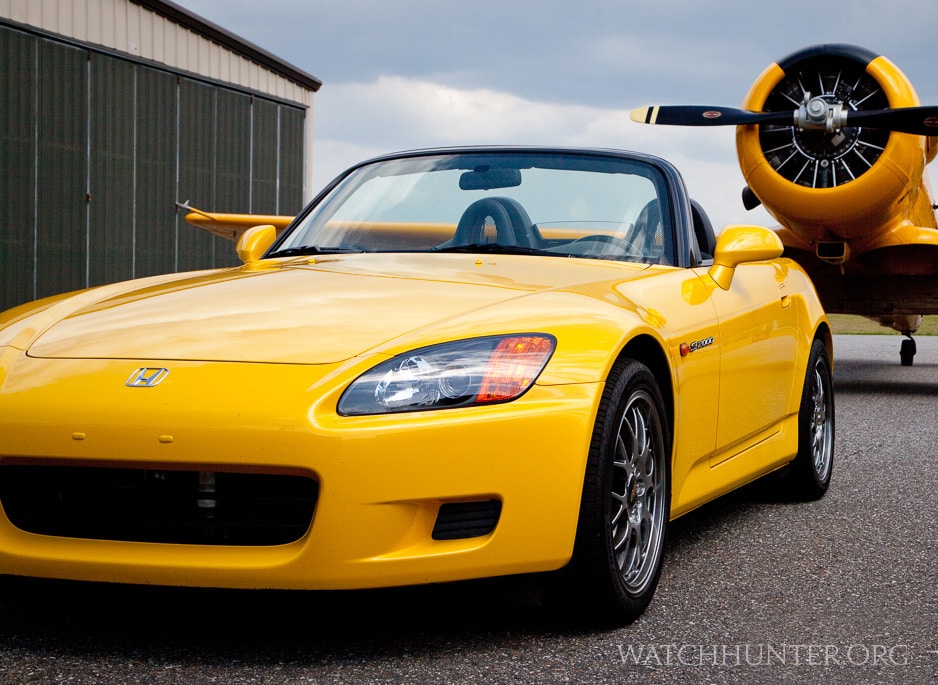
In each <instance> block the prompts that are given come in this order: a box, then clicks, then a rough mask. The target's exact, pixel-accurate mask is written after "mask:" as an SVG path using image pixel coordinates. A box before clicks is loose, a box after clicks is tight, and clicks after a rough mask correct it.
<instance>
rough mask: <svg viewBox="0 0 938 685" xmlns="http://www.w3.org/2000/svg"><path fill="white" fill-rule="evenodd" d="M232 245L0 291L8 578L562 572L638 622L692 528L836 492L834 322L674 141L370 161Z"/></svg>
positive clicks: (421, 577) (320, 581) (295, 582)
mask: <svg viewBox="0 0 938 685" xmlns="http://www.w3.org/2000/svg"><path fill="white" fill-rule="evenodd" d="M237 249H238V254H239V256H240V257H241V260H242V261H243V265H242V266H240V267H237V268H231V269H220V270H213V271H204V272H198V273H184V274H171V275H165V276H158V277H153V278H145V279H140V280H136V281H132V282H126V283H118V284H114V285H107V286H103V287H99V288H95V289H91V290H86V291H82V292H79V293H73V294H69V295H62V296H59V297H53V298H49V299H45V300H41V301H37V302H34V303H31V304H26V305H23V306H20V307H17V308H15V309H12V310H10V311H7V312H5V313H3V314H0V504H2V512H0V573H2V574H15V575H27V576H37V577H53V578H67V579H79V580H92V581H111V582H121V583H153V584H163V585H187V586H215V587H230V588H297V589H353V588H371V587H382V586H394V585H411V584H421V583H435V582H442V581H455V580H459V579H470V578H480V577H487V576H503V575H510V574H522V573H532V572H552V571H557V573H550V574H546V575H545V576H544V577H547V578H549V580H550V587H551V589H552V591H553V592H555V593H556V596H557V597H558V598H560V599H562V600H567V601H569V603H570V604H571V605H572V606H576V607H578V608H580V609H581V610H584V611H586V612H589V613H588V615H589V616H593V617H597V618H598V617H602V618H603V619H606V620H616V621H628V620H631V619H634V618H635V617H636V616H637V615H639V614H640V613H641V612H642V611H643V610H644V608H645V607H646V606H647V604H648V602H649V601H650V600H651V597H652V594H653V593H654V590H655V586H656V585H657V582H658V577H659V573H660V570H661V564H662V553H663V550H664V547H665V535H666V530H667V525H668V521H669V520H670V519H673V518H674V517H677V516H680V515H682V514H684V513H686V512H688V511H690V510H692V509H694V508H695V507H698V506H700V505H701V504H703V503H705V502H707V501H708V500H712V499H713V498H715V497H718V496H720V495H722V494H724V493H726V492H728V491H730V490H733V489H734V488H738V487H740V486H741V485H743V484H745V483H748V482H750V481H753V480H754V479H757V478H760V477H761V476H764V475H766V474H769V473H771V472H775V471H780V470H782V473H783V474H784V477H782V478H780V479H779V480H780V483H784V484H785V487H787V488H789V489H790V492H791V494H792V496H793V497H797V498H802V499H805V498H807V499H810V498H816V497H819V496H821V495H822V494H823V493H824V491H825V490H826V489H827V487H828V483H829V479H830V475H831V467H832V459H833V446H834V401H833V395H832V387H831V377H832V349H831V346H832V343H831V333H830V328H829V325H828V321H827V319H826V317H825V315H824V312H823V311H822V308H821V306H820V304H819V302H818V298H817V296H816V294H815V291H814V288H813V286H812V284H811V282H810V280H809V279H808V278H807V277H806V275H805V273H804V272H803V271H802V270H801V268H800V267H798V265H797V264H795V263H794V262H792V261H790V260H788V259H783V258H781V257H780V255H781V253H782V246H781V243H780V241H779V239H778V238H777V236H776V235H775V234H774V233H773V232H771V231H769V230H768V229H763V228H758V227H750V226H732V227H727V228H725V229H724V230H723V231H722V232H721V234H720V236H719V239H718V240H714V235H713V230H712V228H711V227H710V225H709V222H708V220H707V218H706V216H705V214H704V213H703V211H702V210H701V209H700V207H699V206H698V205H697V204H696V203H695V202H692V201H691V200H690V198H689V197H688V195H687V192H686V190H685V187H684V185H683V183H682V181H681V178H680V176H679V174H678V172H677V171H676V170H675V169H674V167H672V166H671V165H670V164H668V163H667V162H665V161H663V160H660V159H657V158H654V157H649V156H644V155H638V154H631V153H626V152H619V151H610V150H569V149H548V148H460V149H446V150H427V151H416V152H408V153H402V154H396V155H388V156H385V157H381V158H378V159H376V160H371V161H369V162H365V163H362V164H360V165H357V166H355V167H353V168H352V169H350V170H349V171H348V172H346V173H345V174H343V175H342V176H341V177H340V178H338V179H337V180H336V181H335V182H333V183H332V184H331V185H330V186H329V187H328V188H327V189H326V190H325V191H323V192H322V193H321V194H320V195H319V197H318V198H316V199H315V200H314V201H313V202H312V203H311V205H310V206H309V207H307V208H306V209H305V210H304V211H303V212H302V213H301V214H300V215H299V216H297V217H296V219H295V220H294V221H293V222H292V223H291V224H290V225H289V226H288V227H287V228H286V229H285V230H278V228H276V227H275V226H273V225H266V226H257V227H253V228H251V229H250V230H248V231H246V232H244V233H243V235H241V237H240V239H239V241H238V245H237Z"/></svg>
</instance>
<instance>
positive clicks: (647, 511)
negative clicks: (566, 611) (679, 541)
mask: <svg viewBox="0 0 938 685" xmlns="http://www.w3.org/2000/svg"><path fill="white" fill-rule="evenodd" d="M666 416H667V414H666V412H665V407H664V400H663V399H662V395H661V391H660V389H659V387H658V383H657V381H656V380H655V377H654V376H653V375H652V373H651V371H649V370H648V368H647V367H646V366H645V365H644V364H641V363H639V362H636V361H631V360H625V361H623V362H620V363H618V364H617V365H616V366H615V367H614V368H613V370H612V372H611V373H610V375H609V378H608V379H607V383H606V388H605V390H604V392H603V396H602V399H601V403H600V407H599V411H598V413H597V417H596V424H595V426H594V428H593V435H592V441H591V444H590V450H589V458H588V461H587V467H586V477H585V480H584V483H583V499H582V501H581V504H580V519H579V524H578V527H577V538H576V544H575V548H574V555H573V560H572V561H571V564H570V567H569V568H568V569H567V575H568V578H567V581H568V583H567V584H568V590H569V595H570V596H569V597H568V599H569V600H573V602H575V606H576V608H577V611H578V612H579V613H584V612H586V613H584V617H586V618H589V619H592V620H596V621H601V622H612V623H626V622H630V621H633V620H635V619H636V618H638V616H640V615H641V613H642V612H643V611H644V610H645V608H646V607H647V606H648V604H649V602H650V601H651V598H652V596H653V595H654V593H655V588H656V587H657V585H658V578H659V576H660V574H661V563H662V557H663V554H664V545H665V535H666V530H667V525H668V520H669V518H670V505H671V472H670V467H671V436H670V430H669V426H668V422H667V420H666Z"/></svg>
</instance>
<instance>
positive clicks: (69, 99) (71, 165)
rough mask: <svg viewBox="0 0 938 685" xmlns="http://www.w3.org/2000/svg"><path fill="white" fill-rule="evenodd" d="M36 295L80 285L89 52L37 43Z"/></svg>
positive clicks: (82, 281)
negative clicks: (37, 183)
mask: <svg viewBox="0 0 938 685" xmlns="http://www.w3.org/2000/svg"><path fill="white" fill-rule="evenodd" d="M38 87H39V111H38V113H37V114H38V116H37V124H38V136H37V154H38V157H39V159H38V168H39V174H38V178H39V187H38V193H37V198H36V207H37V252H36V282H37V286H36V296H37V297H44V296H46V295H53V294H56V293H61V292H65V291H68V290H75V289H78V288H83V287H85V285H86V283H87V280H86V275H87V274H86V270H85V267H86V264H87V261H86V255H87V252H86V240H87V234H86V232H85V230H84V227H85V225H86V223H87V219H86V210H87V201H86V195H87V188H88V178H87V175H88V53H87V52H85V51H84V50H79V49H76V48H72V47H67V46H64V45H61V44H58V43H53V42H51V41H40V43H39V81H38Z"/></svg>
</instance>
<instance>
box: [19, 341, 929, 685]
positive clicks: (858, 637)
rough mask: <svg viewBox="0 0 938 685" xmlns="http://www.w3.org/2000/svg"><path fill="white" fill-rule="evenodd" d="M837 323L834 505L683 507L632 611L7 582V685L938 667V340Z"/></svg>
mask: <svg viewBox="0 0 938 685" xmlns="http://www.w3.org/2000/svg"><path fill="white" fill-rule="evenodd" d="M900 340H901V338H899V337H898V336H838V337H836V338H835V390H836V393H835V394H836V416H837V438H836V440H837V442H836V450H835V462H834V473H833V479H832V484H831V488H830V490H829V492H828V494H827V496H826V497H825V498H823V499H822V500H820V501H818V502H809V503H792V502H789V501H786V500H784V499H780V498H779V497H778V496H777V495H776V494H775V490H774V489H773V488H772V487H771V483H765V482H760V483H757V484H754V485H753V486H750V487H748V488H745V489H743V490H742V491H740V492H738V493H735V494H732V495H729V496H727V497H724V498H722V499H720V500H718V501H716V502H713V503H711V504H709V505H707V506H705V507H703V508H701V509H699V510H697V511H695V512H692V513H691V514H688V515H687V516H685V517H683V518H681V519H679V520H678V521H675V522H674V523H673V524H672V527H671V531H670V539H669V543H668V547H667V551H666V559H665V567H664V571H663V573H662V577H661V582H660V585H659V588H658V593H657V595H656V596H655V599H654V601H653V602H652V604H651V607H650V608H649V610H648V611H647V612H646V614H645V615H644V616H643V617H642V618H640V619H639V620H638V621H636V622H635V623H634V624H632V625H629V626H624V627H621V628H616V629H612V630H597V629H590V628H584V627H575V626H571V625H569V624H565V623H564V622H563V620H562V619H559V618H558V617H556V616H554V615H553V614H551V613H550V612H548V611H546V610H545V609H544V608H543V607H542V606H540V604H539V603H538V601H537V600H538V594H537V592H536V591H535V589H536V588H535V589H532V588H533V584H531V583H528V582H525V581H527V579H521V581H520V582H519V581H516V582H512V583H473V584H459V585H450V586H441V587H429V588H413V589H403V590H391V591H380V592H378V591H375V592H371V591H369V592H354V593H328V594H323V593H285V592H229V591H206V590H186V589H166V588H141V587H119V586H107V585H90V584H80V583H63V582H54V581H36V580H24V579H16V578H0V683H3V684H4V685H6V684H8V683H9V684H12V683H17V684H18V683H59V682H62V683H121V684H126V683H138V682H139V683H147V684H153V685H155V684H159V683H225V684H237V683H261V684H264V683H271V684H273V683H276V684H278V685H279V684H290V683H409V682H413V683H462V682H477V683H695V684H696V683H773V684H774V683H825V685H835V684H838V683H844V684H848V683H849V684H850V685H854V684H856V683H902V684H903V685H916V684H918V683H935V682H938V598H936V588H938V540H936V538H938V535H936V531H938V476H936V468H935V464H936V460H938V449H936V446H938V428H936V414H938V337H933V338H927V337H922V338H918V339H917V342H918V354H917V356H916V358H915V364H914V365H913V366H911V367H902V366H900V364H899V342H900Z"/></svg>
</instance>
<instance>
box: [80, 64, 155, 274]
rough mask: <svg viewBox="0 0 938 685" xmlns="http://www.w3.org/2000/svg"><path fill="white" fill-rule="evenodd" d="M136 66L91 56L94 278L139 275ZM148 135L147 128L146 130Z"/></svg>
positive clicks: (90, 239) (91, 266)
mask: <svg viewBox="0 0 938 685" xmlns="http://www.w3.org/2000/svg"><path fill="white" fill-rule="evenodd" d="M135 72H136V69H135V68H134V66H133V65H132V64H130V63H129V62H125V61H123V60H118V59H113V58H111V57H107V56H105V55H96V56H95V57H94V58H93V59H92V60H91V99H90V101H89V107H90V113H91V121H90V130H91V144H90V146H89V156H90V160H91V173H90V175H89V180H90V189H89V190H90V192H89V197H88V200H89V202H88V218H89V222H88V232H89V235H88V284H89V285H100V284H102V283H113V282H114V281H121V280H125V279H128V278H133V275H134V216H133V212H132V211H128V210H129V209H130V208H132V207H133V206H134V203H135V201H136V198H135V196H134V189H135V183H134V163H135V159H136V152H135V148H136V126H135V118H134V111H135V110H136V83H135ZM143 133H144V135H146V132H143Z"/></svg>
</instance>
